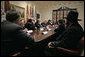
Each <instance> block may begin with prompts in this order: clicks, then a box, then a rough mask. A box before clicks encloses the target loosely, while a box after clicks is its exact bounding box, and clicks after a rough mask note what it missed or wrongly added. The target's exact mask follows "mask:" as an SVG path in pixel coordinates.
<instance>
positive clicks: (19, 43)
mask: <svg viewBox="0 0 85 57" xmlns="http://www.w3.org/2000/svg"><path fill="white" fill-rule="evenodd" d="M6 20H7V21H4V22H2V23H1V31H2V32H1V55H2V56H11V55H12V54H13V53H15V52H16V51H21V50H22V49H23V48H24V47H25V46H26V45H27V46H30V47H31V46H32V45H33V44H34V39H33V37H31V36H29V35H27V34H26V32H24V31H23V28H22V27H21V26H20V25H19V22H20V15H19V14H18V13H17V12H16V11H12V10H11V11H9V12H8V13H7V14H6Z"/></svg>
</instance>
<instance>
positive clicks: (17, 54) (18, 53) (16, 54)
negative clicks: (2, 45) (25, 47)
mask: <svg viewBox="0 0 85 57" xmlns="http://www.w3.org/2000/svg"><path fill="white" fill-rule="evenodd" d="M20 54H21V52H17V53H15V54H13V55H12V56H19V55H20Z"/></svg>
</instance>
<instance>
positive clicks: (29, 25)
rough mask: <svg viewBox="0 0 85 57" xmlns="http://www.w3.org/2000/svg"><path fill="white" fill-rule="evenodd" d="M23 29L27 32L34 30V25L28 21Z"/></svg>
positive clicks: (30, 20)
mask: <svg viewBox="0 0 85 57" xmlns="http://www.w3.org/2000/svg"><path fill="white" fill-rule="evenodd" d="M25 28H27V29H28V30H35V29H36V27H35V24H33V22H32V19H29V20H28V21H27V23H26V24H25Z"/></svg>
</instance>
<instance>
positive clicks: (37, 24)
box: [35, 20, 41, 29]
mask: <svg viewBox="0 0 85 57" xmlns="http://www.w3.org/2000/svg"><path fill="white" fill-rule="evenodd" d="M35 26H36V27H37V29H39V28H40V27H41V24H40V20H37V21H36V23H35Z"/></svg>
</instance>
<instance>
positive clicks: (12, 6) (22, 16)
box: [11, 4, 25, 19]
mask: <svg viewBox="0 0 85 57" xmlns="http://www.w3.org/2000/svg"><path fill="white" fill-rule="evenodd" d="M11 9H13V10H16V11H18V13H19V14H20V15H21V19H25V8H23V7H20V6H17V5H13V4H11Z"/></svg>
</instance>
